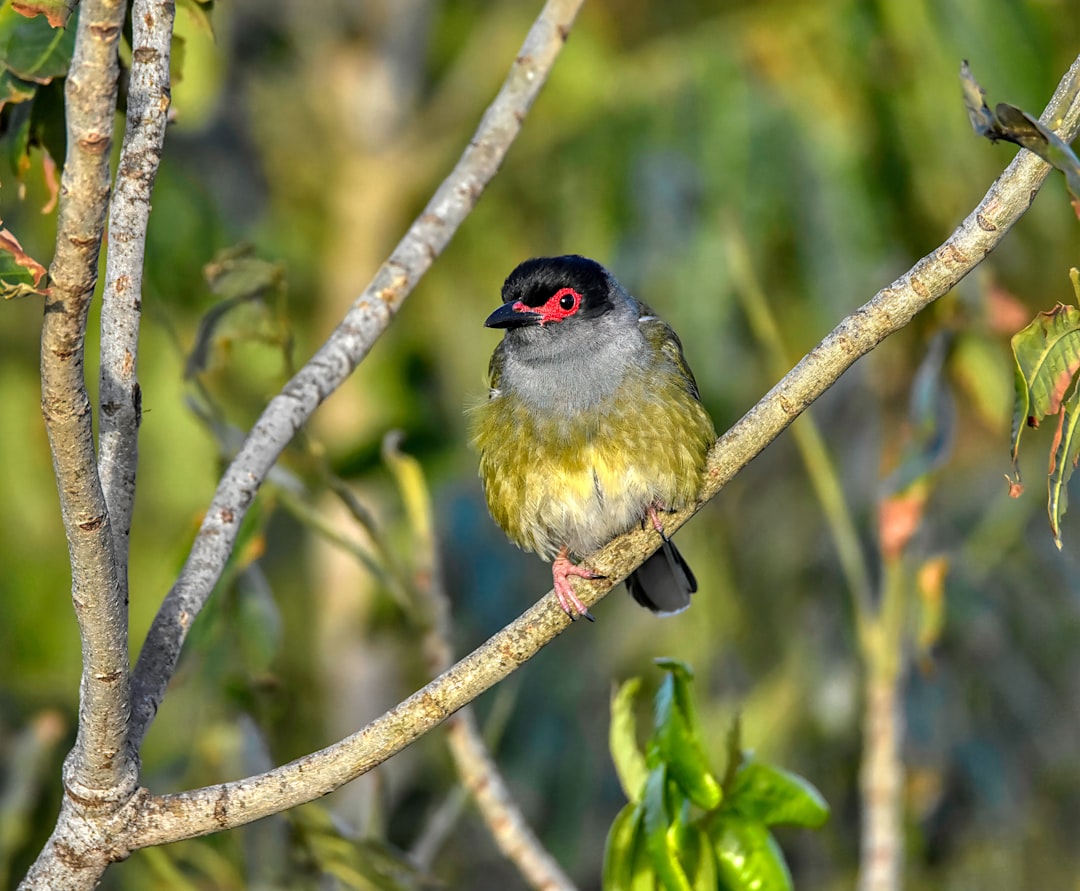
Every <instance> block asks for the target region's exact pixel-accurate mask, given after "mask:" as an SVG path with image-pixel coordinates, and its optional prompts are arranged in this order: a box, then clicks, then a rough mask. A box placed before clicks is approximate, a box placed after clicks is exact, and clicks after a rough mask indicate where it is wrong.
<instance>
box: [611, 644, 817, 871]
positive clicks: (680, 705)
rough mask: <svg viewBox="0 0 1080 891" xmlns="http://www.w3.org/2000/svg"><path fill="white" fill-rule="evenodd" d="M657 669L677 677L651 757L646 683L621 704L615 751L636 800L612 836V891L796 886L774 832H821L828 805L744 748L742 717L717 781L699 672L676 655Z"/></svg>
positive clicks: (616, 709) (663, 696) (624, 689)
mask: <svg viewBox="0 0 1080 891" xmlns="http://www.w3.org/2000/svg"><path fill="white" fill-rule="evenodd" d="M657 664H658V665H659V666H660V667H661V668H663V669H664V670H665V671H666V672H667V673H668V674H667V677H665V678H664V681H663V683H662V684H661V685H660V689H659V690H658V691H657V693H656V698H655V714H654V722H653V731H652V734H651V736H650V738H649V741H648V745H647V746H646V749H645V751H644V752H642V751H641V750H640V749H639V748H638V744H637V740H636V721H635V719H634V714H633V709H634V703H635V700H636V698H637V695H638V692H639V691H640V688H641V679H640V678H634V679H632V680H629V681H626V682H625V683H624V684H622V685H621V686H620V687H619V688H618V690H617V691H616V692H615V695H614V696H613V698H612V703H611V734H610V745H611V753H612V757H613V759H614V762H615V769H616V772H617V773H618V776H619V781H620V783H621V784H622V787H623V791H624V792H625V793H626V797H627V798H628V799H629V802H628V803H627V805H626V806H625V807H624V808H623V809H622V810H621V811H620V812H619V814H618V816H616V818H615V821H614V822H613V823H612V826H611V830H610V832H609V833H608V839H607V847H606V850H605V853H604V884H603V887H604V888H605V891H626V889H634V891H654V889H655V891H660V889H663V891H706V889H708V891H714V889H724V891H750V889H768V891H783V889H790V888H791V887H792V880H791V873H790V871H789V870H788V867H787V864H786V862H785V860H784V855H783V853H782V852H781V850H780V847H779V845H777V843H776V840H775V838H774V837H773V835H772V831H771V827H772V826H774V825H776V824H779V823H789V824H794V825H797V826H807V827H818V826H821V825H822V824H823V823H824V822H825V820H826V819H827V818H828V816H829V808H828V805H827V804H826V803H825V800H824V799H823V798H822V797H821V794H820V793H819V792H818V791H817V789H815V788H814V787H813V786H812V785H811V784H810V783H808V782H807V781H806V780H804V779H802V778H801V777H799V776H796V775H795V774H793V773H789V772H788V771H785V770H782V769H781V768H778V767H775V766H772V765H769V764H765V763H762V762H759V761H757V760H755V759H754V757H753V755H752V754H751V753H750V752H747V751H744V750H743V749H742V748H741V743H740V734H739V725H738V721H736V722H735V724H734V726H733V728H732V731H731V734H730V735H729V739H728V743H727V757H728V763H727V770H726V772H725V774H724V776H723V779H722V780H721V779H718V777H717V775H716V774H715V773H714V772H713V771H712V769H711V767H710V766H709V761H708V757H707V754H706V741H705V737H704V734H703V733H702V729H701V724H700V722H699V720H698V717H697V712H696V710H695V708H694V701H693V696H692V682H693V673H692V671H691V669H690V667H689V666H688V665H686V664H685V663H683V662H679V661H677V660H674V659H660V660H657Z"/></svg>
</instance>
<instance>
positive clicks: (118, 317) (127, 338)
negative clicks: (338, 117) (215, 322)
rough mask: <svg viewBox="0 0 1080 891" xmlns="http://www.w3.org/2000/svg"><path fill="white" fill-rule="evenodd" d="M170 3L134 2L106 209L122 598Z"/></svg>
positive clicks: (106, 407)
mask: <svg viewBox="0 0 1080 891" xmlns="http://www.w3.org/2000/svg"><path fill="white" fill-rule="evenodd" d="M175 14H176V7H175V5H174V3H173V0H135V2H134V5H133V7H132V16H131V30H132V47H133V52H132V58H131V75H130V79H129V82H128V96H127V127H126V129H125V131H124V143H123V146H122V147H121V149H120V164H119V167H118V168H117V172H116V189H115V192H114V194H113V199H112V206H111V208H110V212H109V251H108V257H107V259H106V263H105V290H104V292H103V294H102V302H101V385H100V388H99V396H98V401H99V406H100V410H99V412H98V424H99V431H98V467H99V470H100V473H101V485H102V489H103V491H104V494H105V501H106V503H107V504H108V508H109V521H110V523H111V525H112V531H113V548H114V551H115V555H116V563H117V569H118V572H119V575H120V584H121V590H122V593H123V596H124V597H125V598H126V597H127V563H128V541H129V537H130V534H131V513H132V509H133V508H134V506H135V470H136V467H137V466H138V460H139V452H138V435H139V423H140V421H141V418H142V406H141V401H142V400H141V395H140V390H139V381H138V359H139V322H140V318H141V315H142V277H143V256H144V254H145V252H146V225H147V222H148V220H149V219H150V194H151V191H152V190H153V188H154V178H155V177H156V176H157V171H158V165H159V164H160V162H161V147H162V145H163V144H164V142H165V123H166V119H167V117H168V112H169V103H170V87H169V57H170V52H171V48H172V31H173V19H174V17H175Z"/></svg>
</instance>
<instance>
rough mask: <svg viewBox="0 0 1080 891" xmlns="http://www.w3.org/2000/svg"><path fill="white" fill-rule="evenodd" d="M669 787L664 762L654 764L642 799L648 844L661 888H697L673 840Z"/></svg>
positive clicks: (683, 890)
mask: <svg viewBox="0 0 1080 891" xmlns="http://www.w3.org/2000/svg"><path fill="white" fill-rule="evenodd" d="M666 787H667V771H666V769H665V767H664V765H660V766H659V767H655V768H653V770H651V771H650V772H649V778H648V780H646V782H645V797H644V799H643V800H642V807H643V809H644V813H645V818H644V823H645V848H646V850H647V851H648V852H649V861H650V862H651V863H652V868H653V872H654V873H655V874H656V881H657V883H658V884H659V886H660V887H661V888H664V889H665V891H693V889H692V888H691V887H690V880H689V879H688V878H687V877H686V872H685V871H684V870H683V868H682V864H680V863H679V858H678V855H677V852H676V846H675V844H674V843H673V838H672V832H671V828H672V826H671V824H672V822H673V821H672V818H671V816H670V811H669V810H668V804H667V788H666Z"/></svg>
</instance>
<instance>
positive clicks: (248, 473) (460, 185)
mask: <svg viewBox="0 0 1080 891" xmlns="http://www.w3.org/2000/svg"><path fill="white" fill-rule="evenodd" d="M582 2H583V0H548V2H547V3H546V4H545V6H544V8H543V10H542V11H541V13H540V16H539V17H538V18H537V20H536V22H535V23H534V24H533V26H532V28H531V29H530V31H529V34H528V36H527V37H526V38H525V43H524V44H523V46H522V49H521V52H520V53H519V55H518V57H517V58H516V59H515V60H514V63H513V65H512V66H511V68H510V73H509V74H508V75H507V78H506V81H505V82H504V84H503V86H502V89H501V90H500V91H499V94H498V95H497V96H496V98H495V100H494V102H492V104H491V105H490V106H489V107H488V110H487V112H486V113H485V114H484V117H483V120H482V121H481V122H480V126H479V128H478V129H477V132H476V134H475V135H474V136H473V139H472V141H471V142H470V143H469V147H468V148H467V149H466V150H465V153H464V154H463V155H462V157H461V160H460V161H458V163H457V166H456V167H455V168H454V170H453V172H452V173H451V174H450V175H449V176H448V177H447V178H446V179H445V180H444V181H443V183H442V185H441V186H440V187H439V189H438V191H436V193H435V195H434V197H433V198H432V199H431V201H430V202H429V203H428V205H427V207H426V208H425V209H424V212H423V213H421V215H420V216H419V217H418V218H417V219H416V220H415V222H413V224H412V226H411V227H410V228H409V231H408V232H407V233H406V234H405V237H404V238H403V239H402V240H401V242H400V243H399V244H398V246H397V247H396V248H395V249H394V252H393V253H392V254H391V255H390V258H389V259H388V260H387V261H386V262H385V263H384V264H383V265H382V267H381V268H380V269H379V271H378V272H377V273H376V274H375V278H374V279H373V280H372V282H371V284H370V285H368V287H367V289H366V290H365V291H364V292H363V293H362V294H361V295H360V296H359V297H358V298H357V300H356V302H355V303H354V304H353V306H352V308H351V309H350V310H349V312H348V313H347V314H346V315H345V318H344V320H343V321H342V323H341V324H340V325H339V326H338V328H337V329H336V330H335V331H334V332H333V334H331V335H330V337H329V338H328V339H327V341H326V343H324V344H323V346H322V347H321V348H320V349H319V351H318V352H317V353H316V354H315V355H314V356H313V357H312V358H311V360H310V361H309V362H308V363H307V364H306V365H304V367H303V368H301V369H300V371H299V372H298V373H297V374H296V375H295V376H294V377H293V378H292V380H290V381H289V383H288V384H286V386H285V388H284V389H283V390H282V392H281V393H280V394H279V395H277V396H276V397H274V398H273V399H272V400H271V401H270V404H269V405H268V406H267V407H266V410H265V411H264V412H263V414H262V416H261V417H260V418H259V420H258V421H257V422H256V423H255V426H254V427H253V428H252V430H251V433H250V434H249V436H248V438H247V441H246V442H245V443H244V446H243V448H241V450H240V452H239V454H237V456H236V458H235V459H234V460H233V462H232V463H231V464H230V465H229V468H228V470H226V472H225V475H224V476H223V477H222V480H221V482H220V483H219V485H218V488H217V492H216V493H215V494H214V498H213V500H212V501H211V503H210V507H209V509H208V510H207V512H206V516H205V518H204V520H203V523H202V526H201V527H200V529H199V532H198V535H197V536H196V539H195V543H194V545H193V546H192V549H191V553H190V554H189V556H188V559H187V561H186V562H185V564H184V568H183V569H182V570H181V573H180V576H179V578H178V579H177V581H176V584H175V585H174V586H173V588H172V590H171V591H170V592H169V594H168V595H167V596H166V598H165V600H164V602H163V603H162V605H161V608H160V609H159V610H158V614H157V616H156V617H155V618H154V622H153V624H152V626H151V628H150V631H149V633H148V634H147V638H146V641H145V643H144V644H143V648H142V650H141V651H140V653H139V661H138V664H137V665H136V667H135V677H134V701H133V705H134V714H133V720H132V733H131V737H132V740H133V742H134V744H135V745H136V746H137V745H139V744H140V743H141V741H142V739H143V737H144V736H145V734H146V731H147V729H148V728H149V726H150V722H151V721H152V720H153V718H154V714H155V712H156V711H157V707H158V703H159V702H160V701H161V698H162V696H163V695H164V692H165V686H166V684H167V683H168V682H169V678H171V677H172V674H173V671H174V670H175V667H176V661H177V659H178V658H179V655H180V648H181V646H182V645H183V642H184V638H185V637H186V636H187V632H188V629H189V628H190V627H191V623H192V622H193V621H194V619H195V617H196V616H197V615H198V614H199V612H200V611H201V610H202V608H203V606H204V604H205V603H206V600H207V598H208V597H209V596H210V593H211V591H212V590H213V587H214V584H215V582H216V581H217V579H218V577H219V576H220V574H221V571H222V569H223V568H224V566H225V563H226V560H227V559H228V555H229V553H230V551H231V550H232V547H233V544H234V542H235V541H236V536H237V533H238V531H239V528H240V523H241V521H242V520H243V518H244V515H245V514H246V512H247V508H248V506H249V505H250V504H251V502H252V500H253V499H254V497H255V492H256V491H257V490H258V487H259V485H260V484H261V483H262V481H263V480H264V479H265V477H266V475H267V473H268V472H269V470H270V468H271V467H272V466H273V464H274V462H275V461H276V460H277V457H278V455H280V454H281V451H282V450H283V449H284V448H285V446H286V445H287V444H288V443H289V441H290V440H291V439H292V437H293V436H294V434H295V433H296V432H297V430H299V429H300V427H301V426H302V425H303V424H304V423H306V422H307V420H308V418H310V417H311V415H312V413H313V412H314V411H315V409H316V408H317V407H318V406H319V405H320V404H321V403H322V401H323V400H324V399H326V397H327V396H329V395H330V394H331V393H332V392H334V390H335V389H337V387H338V386H340V385H341V383H342V382H343V381H344V380H345V379H346V378H347V377H348V376H349V374H351V373H352V371H353V369H354V368H355V367H356V366H357V364H359V362H360V361H361V360H362V359H363V358H364V356H366V355H367V353H368V350H370V349H371V346H372V345H373V344H374V342H375V340H376V339H377V338H378V337H379V335H380V334H381V333H382V332H383V331H384V330H385V329H386V327H387V325H388V324H389V323H390V320H391V319H392V318H393V316H394V314H395V313H396V312H397V311H398V309H399V308H400V307H401V305H402V303H403V301H404V300H405V298H406V297H407V296H408V294H409V293H410V292H411V291H412V289H413V288H414V287H415V285H416V283H417V282H418V281H419V279H420V277H421V276H422V275H423V274H424V273H425V272H426V271H427V270H428V268H429V267H430V266H431V264H432V263H433V262H434V260H435V258H436V257H437V256H438V255H439V253H440V252H441V251H442V250H443V248H445V247H446V245H447V243H448V242H449V240H450V238H451V236H452V235H453V234H454V232H455V231H456V229H457V227H458V226H459V225H460V224H461V222H462V221H463V220H464V219H465V218H466V217H467V216H468V214H469V212H470V211H471V210H472V209H473V207H474V206H475V205H476V202H477V200H478V199H479V197H480V194H481V193H482V192H483V190H484V187H485V186H486V185H487V183H488V182H489V181H490V180H491V178H492V177H493V176H494V175H495V173H496V171H497V170H498V168H499V165H500V163H501V162H502V159H503V158H504V157H505V155H506V152H507V150H508V149H509V147H510V145H511V144H512V143H513V141H514V138H515V137H516V136H517V134H518V132H519V131H520V129H521V124H522V122H523V120H524V118H525V114H526V113H527V111H528V110H529V108H530V107H531V106H532V103H533V101H534V100H535V99H536V96H537V94H538V93H539V91H540V88H541V87H542V85H543V83H544V81H545V80H546V79H547V75H548V72H549V71H550V70H551V66H552V65H553V63H554V61H555V58H556V56H557V55H558V53H559V50H561V49H562V46H563V44H564V43H565V41H566V38H567V36H568V34H569V32H570V26H571V25H572V24H573V21H574V18H575V17H576V15H577V12H578V9H579V8H580V6H581V3H582Z"/></svg>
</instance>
